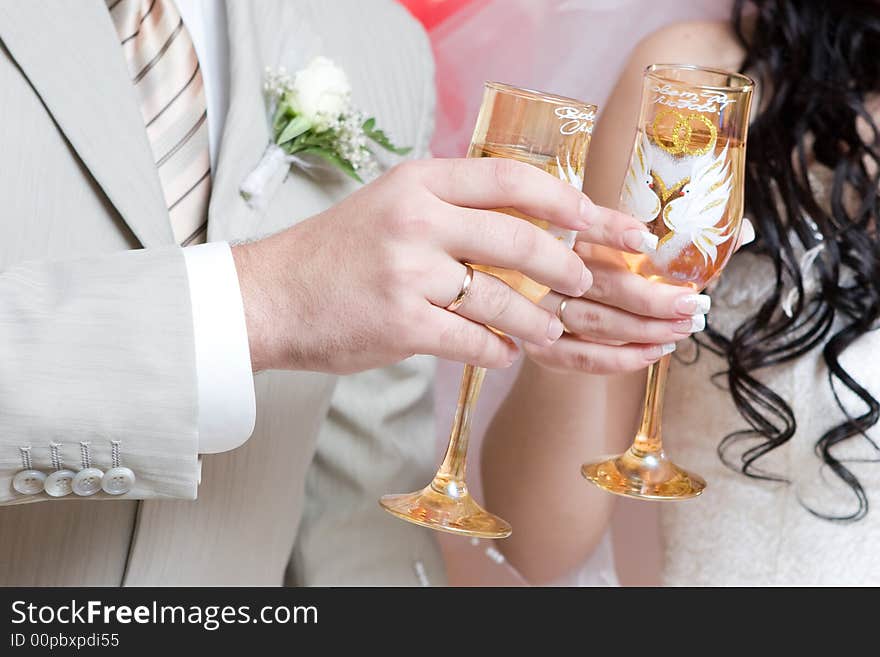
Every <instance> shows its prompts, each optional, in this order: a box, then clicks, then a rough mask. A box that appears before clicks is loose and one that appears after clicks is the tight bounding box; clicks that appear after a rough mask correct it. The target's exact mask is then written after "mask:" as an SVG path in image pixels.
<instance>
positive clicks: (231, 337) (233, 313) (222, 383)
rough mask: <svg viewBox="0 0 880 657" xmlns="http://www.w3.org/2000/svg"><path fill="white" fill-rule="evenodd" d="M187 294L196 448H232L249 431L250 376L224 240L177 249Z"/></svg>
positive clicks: (252, 414) (252, 416) (252, 417)
mask: <svg viewBox="0 0 880 657" xmlns="http://www.w3.org/2000/svg"><path fill="white" fill-rule="evenodd" d="M183 255H184V260H185V262H186V273H187V276H188V277H189V289H190V297H191V299H192V314H193V335H194V338H195V348H196V373H197V375H198V382H199V384H198V402H199V453H200V454H214V453H216V452H225V451H228V450H230V449H235V448H236V447H238V446H239V445H241V444H242V443H244V442H245V441H246V440H247V439H248V438H250V435H251V434H252V433H253V431H254V423H255V422H256V418H257V407H256V399H255V395H254V375H253V370H252V369H251V353H250V348H249V346H248V335H247V325H246V324H245V319H244V304H243V303H242V300H241V290H240V288H239V286H238V274H237V273H236V270H235V262H234V261H233V260H232V251H231V249H230V248H229V244H227V243H226V242H209V243H208V244H199V245H198V246H190V247H187V248H185V249H183Z"/></svg>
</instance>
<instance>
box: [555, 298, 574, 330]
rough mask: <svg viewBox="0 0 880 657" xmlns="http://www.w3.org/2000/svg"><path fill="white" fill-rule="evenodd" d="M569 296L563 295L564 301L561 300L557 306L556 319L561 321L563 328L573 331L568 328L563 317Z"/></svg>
mask: <svg viewBox="0 0 880 657" xmlns="http://www.w3.org/2000/svg"><path fill="white" fill-rule="evenodd" d="M568 300H569V297H562V301H560V302H559V305H558V306H556V319H558V320H559V321H560V323H561V324H562V330H563V331H565V332H566V333H571V331H569V330H568V327H567V326H566V325H565V320H564V319H563V318H562V313H564V312H565V306H566V305H568Z"/></svg>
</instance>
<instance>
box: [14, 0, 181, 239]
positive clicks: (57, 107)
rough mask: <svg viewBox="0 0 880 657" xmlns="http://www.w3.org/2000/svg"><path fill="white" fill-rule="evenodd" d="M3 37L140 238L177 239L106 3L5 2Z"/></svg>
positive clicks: (66, 134)
mask: <svg viewBox="0 0 880 657" xmlns="http://www.w3.org/2000/svg"><path fill="white" fill-rule="evenodd" d="M0 40H2V42H3V45H5V47H6V49H7V50H8V51H9V53H10V55H11V56H12V58H13V59H14V60H15V61H16V63H17V64H18V66H19V67H20V68H21V70H22V72H23V73H24V75H25V76H27V78H28V80H29V81H30V83H31V85H32V86H33V88H34V90H35V91H36V92H37V94H39V96H40V98H41V100H42V101H43V104H44V105H45V106H46V109H47V110H48V111H49V112H50V113H51V114H52V117H53V119H54V120H55V123H56V124H57V125H58V127H59V129H60V130H61V131H62V132H63V133H64V135H65V137H66V138H67V140H68V142H69V143H70V145H71V146H72V147H73V149H74V150H75V151H76V153H77V155H78V156H79V157H80V159H81V160H82V162H83V163H84V164H85V166H86V167H87V168H88V169H89V171H90V172H91V174H92V176H94V178H95V180H96V181H97V182H98V184H99V185H100V186H101V188H102V189H103V190H104V193H105V194H106V195H107V197H108V198H109V199H110V201H111V202H112V203H113V205H114V206H115V207H116V209H117V211H118V212H119V214H120V215H121V216H122V219H123V220H124V221H125V222H126V224H128V226H129V228H131V230H132V232H133V233H134V234H135V236H136V237H137V238H138V240H139V241H140V242H141V244H142V245H143V246H144V247H150V246H158V245H162V244H171V243H173V242H174V237H173V234H172V232H171V224H170V222H169V220H168V212H167V210H166V209H165V203H164V198H163V196H162V189H161V186H160V184H159V178H158V174H157V172H156V166H155V164H154V163H153V158H152V152H151V150H150V146H149V143H148V141H147V136H146V132H145V130H144V124H143V120H142V118H141V113H140V109H139V108H138V106H137V102H136V100H135V94H134V90H133V89H132V85H131V81H130V80H129V76H128V72H127V71H126V69H125V63H124V61H123V57H122V54H121V52H120V46H119V42H118V41H117V38H116V32H115V31H114V30H113V26H112V23H111V21H110V18H109V15H108V14H107V8H106V6H105V4H104V2H102V0H88V1H87V2H86V1H83V0H80V1H78V2H49V1H48V0H28V1H27V2H21V1H20V0H0ZM48 184H49V185H51V181H50V182H49V183H48Z"/></svg>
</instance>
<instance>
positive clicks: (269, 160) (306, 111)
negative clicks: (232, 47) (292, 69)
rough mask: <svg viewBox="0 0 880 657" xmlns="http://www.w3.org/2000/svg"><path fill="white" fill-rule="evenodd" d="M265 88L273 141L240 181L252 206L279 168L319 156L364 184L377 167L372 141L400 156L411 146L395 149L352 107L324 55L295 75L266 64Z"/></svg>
mask: <svg viewBox="0 0 880 657" xmlns="http://www.w3.org/2000/svg"><path fill="white" fill-rule="evenodd" d="M263 90H264V91H265V93H266V95H267V96H268V98H269V101H270V108H271V111H272V126H271V129H272V139H273V141H272V143H271V144H269V146H268V148H267V149H266V152H265V153H264V154H263V157H262V159H261V160H260V163H259V164H258V165H257V167H256V168H255V169H254V170H253V171H252V172H251V173H250V174H249V175H248V177H247V178H245V181H244V182H243V183H242V185H241V195H242V196H243V197H244V198H245V200H247V201H248V202H249V203H251V204H252V205H262V204H263V203H264V201H265V199H264V198H263V196H264V188H265V185H266V183H267V182H268V180H269V179H270V178H271V177H272V176H273V175H274V174H275V173H276V172H277V171H278V169H279V167H283V166H292V165H298V166H301V167H304V168H306V169H308V168H312V167H314V166H315V163H316V160H317V161H318V162H323V163H325V164H328V165H330V166H332V167H334V168H336V169H339V170H340V171H342V172H344V173H345V174H346V175H348V176H350V177H351V178H353V179H355V180H357V181H358V182H364V179H370V178H372V177H373V176H375V175H376V171H377V169H378V165H377V163H376V159H375V157H374V155H373V152H372V150H371V144H375V145H377V146H380V147H382V148H384V149H385V150H387V151H390V152H392V153H396V154H397V155H406V154H407V153H409V152H410V150H411V149H410V148H398V147H396V146H395V145H394V144H393V143H391V140H390V139H389V138H388V136H387V135H386V134H385V133H384V132H383V131H382V130H379V129H378V128H376V120H375V119H374V118H372V117H370V118H367V117H366V116H365V115H364V114H363V113H362V112H361V111H359V110H358V109H357V108H355V107H354V106H353V105H352V102H351V85H350V84H349V81H348V76H347V75H346V74H345V71H343V70H342V69H341V68H339V67H338V66H337V65H336V64H334V63H333V62H332V61H331V60H329V59H327V58H326V57H315V58H314V59H312V61H311V62H310V63H309V65H308V66H306V68H304V69H302V70H300V71H298V72H297V73H296V74H295V75H294V76H293V78H291V77H290V75H288V73H287V71H285V70H284V68H283V67H282V68H279V69H278V70H277V71H275V70H272V69H270V68H267V69H266V79H265V83H264V86H263Z"/></svg>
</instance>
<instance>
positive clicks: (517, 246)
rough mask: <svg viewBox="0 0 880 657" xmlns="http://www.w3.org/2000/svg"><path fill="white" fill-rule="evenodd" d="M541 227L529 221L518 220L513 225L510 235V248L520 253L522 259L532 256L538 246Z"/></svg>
mask: <svg viewBox="0 0 880 657" xmlns="http://www.w3.org/2000/svg"><path fill="white" fill-rule="evenodd" d="M538 230H539V229H538V228H535V227H534V226H533V225H532V224H530V223H528V222H527V221H517V222H516V223H515V224H514V225H513V229H512V232H511V235H510V242H509V244H510V250H511V252H513V253H515V254H518V256H519V257H520V259H522V260H526V259H528V258H530V257H531V256H532V254H533V253H534V251H535V247H536V246H537V241H538V235H539V233H538V232H537V231H538Z"/></svg>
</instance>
